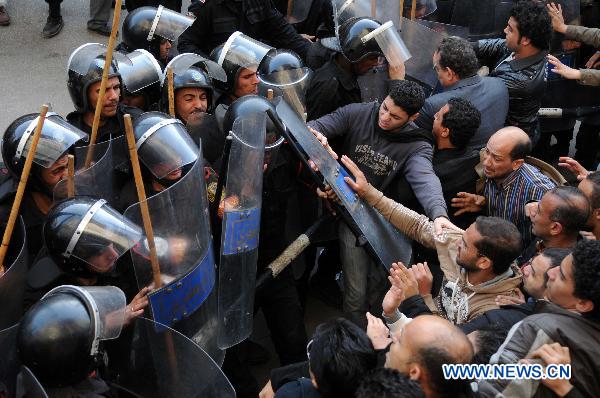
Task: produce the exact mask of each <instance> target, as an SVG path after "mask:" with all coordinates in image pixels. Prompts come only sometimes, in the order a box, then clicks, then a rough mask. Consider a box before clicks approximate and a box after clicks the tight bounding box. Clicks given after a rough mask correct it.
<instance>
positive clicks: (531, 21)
mask: <svg viewBox="0 0 600 398" xmlns="http://www.w3.org/2000/svg"><path fill="white" fill-rule="evenodd" d="M510 16H511V17H513V18H514V19H515V21H516V22H517V25H518V29H519V39H521V38H522V37H527V38H528V39H529V40H530V41H531V44H533V46H534V47H535V48H537V49H540V50H547V49H548V48H550V39H551V38H552V20H551V19H550V16H549V15H548V10H547V9H546V4H545V2H543V1H540V2H538V1H530V0H527V1H519V2H518V3H517V4H515V5H514V7H513V8H512V10H511V12H510Z"/></svg>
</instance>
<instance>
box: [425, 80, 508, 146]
mask: <svg viewBox="0 0 600 398" xmlns="http://www.w3.org/2000/svg"><path fill="white" fill-rule="evenodd" d="M452 97H459V98H464V99H466V100H468V101H470V102H471V103H472V104H473V105H474V106H475V107H476V108H477V109H478V110H479V112H481V125H480V126H479V129H478V130H477V132H476V133H475V135H474V136H473V138H472V139H471V141H470V142H469V146H470V147H476V148H478V149H479V148H483V147H484V146H485V144H486V143H487V140H488V138H490V136H491V135H492V134H494V133H495V132H496V131H498V130H499V129H501V128H502V127H504V122H505V121H506V115H507V113H508V89H507V88H506V85H505V84H504V83H503V82H502V80H500V79H498V78H493V77H480V76H478V75H475V76H471V77H468V78H466V79H462V80H459V81H458V82H456V83H454V84H453V85H451V86H449V87H446V88H445V90H444V91H443V92H441V93H438V94H435V95H432V96H431V97H429V98H427V100H426V101H425V105H423V108H421V110H420V111H419V117H418V118H417V120H416V124H417V125H418V126H419V127H422V128H424V129H425V130H428V131H431V130H432V128H433V116H434V115H435V114H436V112H437V111H439V110H440V109H441V108H442V107H443V106H444V105H446V104H447V103H448V100H449V99H450V98H452Z"/></svg>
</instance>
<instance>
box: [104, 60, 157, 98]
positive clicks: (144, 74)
mask: <svg viewBox="0 0 600 398" xmlns="http://www.w3.org/2000/svg"><path fill="white" fill-rule="evenodd" d="M113 57H114V59H115V61H117V65H118V67H119V73H120V74H121V80H122V81H123V85H124V86H125V88H126V89H127V91H128V92H130V93H136V92H138V91H140V90H142V89H144V88H146V87H148V86H151V85H152V84H155V83H159V82H160V80H161V76H162V74H163V73H162V69H161V67H160V65H159V64H158V61H156V58H154V56H153V55H152V54H150V53H149V52H148V51H146V50H143V49H139V50H135V51H132V52H130V53H129V54H122V53H120V52H115V53H114V54H113Z"/></svg>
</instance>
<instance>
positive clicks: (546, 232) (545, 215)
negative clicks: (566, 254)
mask: <svg viewBox="0 0 600 398" xmlns="http://www.w3.org/2000/svg"><path fill="white" fill-rule="evenodd" d="M559 205H560V199H559V198H558V197H557V196H556V195H553V194H552V193H549V192H548V193H546V194H544V196H542V200H540V201H539V202H538V203H537V208H534V209H532V212H531V214H530V215H529V219H530V220H531V232H533V234H534V235H535V236H537V237H539V238H542V239H548V238H550V237H551V236H552V235H553V233H552V232H553V228H556V226H557V223H556V221H552V220H551V219H550V217H551V216H552V213H553V212H554V210H556V208H557V207H558V206H559Z"/></svg>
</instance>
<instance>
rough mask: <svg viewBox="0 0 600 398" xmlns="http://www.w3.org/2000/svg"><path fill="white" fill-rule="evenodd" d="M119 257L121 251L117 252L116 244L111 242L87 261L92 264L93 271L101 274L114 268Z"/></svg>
mask: <svg viewBox="0 0 600 398" xmlns="http://www.w3.org/2000/svg"><path fill="white" fill-rule="evenodd" d="M118 258H119V253H117V251H116V250H115V248H114V245H113V244H112V243H111V244H110V245H108V246H106V248H105V249H104V250H102V251H101V252H100V253H98V254H96V255H95V256H92V257H90V258H89V259H87V262H88V263H89V264H90V268H91V270H92V271H94V272H96V273H99V274H105V273H107V272H110V271H111V270H112V269H113V267H114V265H115V262H116V261H117V259H118Z"/></svg>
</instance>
